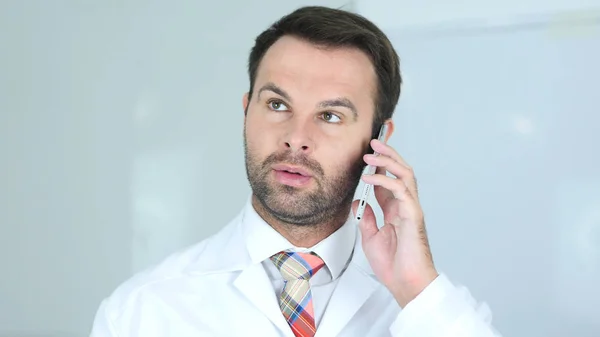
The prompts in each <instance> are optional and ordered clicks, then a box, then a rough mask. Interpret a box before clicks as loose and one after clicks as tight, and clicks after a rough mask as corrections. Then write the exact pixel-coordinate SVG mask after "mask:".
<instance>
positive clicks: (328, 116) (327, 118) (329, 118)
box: [321, 112, 342, 124]
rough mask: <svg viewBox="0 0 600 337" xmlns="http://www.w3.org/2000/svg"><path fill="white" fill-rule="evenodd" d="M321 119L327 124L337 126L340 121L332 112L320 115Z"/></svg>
mask: <svg viewBox="0 0 600 337" xmlns="http://www.w3.org/2000/svg"><path fill="white" fill-rule="evenodd" d="M321 118H323V120H324V121H326V122H327V123H332V124H337V123H340V122H341V121H342V119H341V118H340V117H339V116H338V115H336V114H334V113H332V112H324V113H323V114H322V115H321Z"/></svg>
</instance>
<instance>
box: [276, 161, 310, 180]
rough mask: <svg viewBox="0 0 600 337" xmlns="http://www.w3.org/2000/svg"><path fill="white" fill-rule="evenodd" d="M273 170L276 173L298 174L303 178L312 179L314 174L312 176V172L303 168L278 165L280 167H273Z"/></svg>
mask: <svg viewBox="0 0 600 337" xmlns="http://www.w3.org/2000/svg"><path fill="white" fill-rule="evenodd" d="M273 169H274V170H275V171H279V172H284V173H291V174H297V175H299V176H303V177H312V174H310V172H309V171H308V170H306V169H303V168H301V167H298V166H291V165H285V164H278V165H273Z"/></svg>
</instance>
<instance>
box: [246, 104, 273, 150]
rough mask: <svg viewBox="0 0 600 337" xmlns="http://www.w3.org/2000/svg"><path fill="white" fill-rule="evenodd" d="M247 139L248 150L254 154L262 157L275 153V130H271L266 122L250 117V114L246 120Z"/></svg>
mask: <svg viewBox="0 0 600 337" xmlns="http://www.w3.org/2000/svg"><path fill="white" fill-rule="evenodd" d="M245 137H246V142H247V144H248V148H250V149H251V150H252V152H253V153H255V154H257V155H260V154H263V153H270V152H273V148H274V147H275V141H274V139H275V138H274V137H275V130H273V128H270V127H269V125H268V124H267V123H264V121H261V120H260V119H258V118H256V117H254V116H250V114H249V115H248V117H247V118H246V129H245Z"/></svg>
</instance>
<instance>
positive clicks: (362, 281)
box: [187, 208, 381, 337]
mask: <svg viewBox="0 0 600 337" xmlns="http://www.w3.org/2000/svg"><path fill="white" fill-rule="evenodd" d="M248 215H249V214H248V209H247V208H244V209H243V210H242V212H240V214H239V215H238V216H237V217H236V218H235V219H234V220H232V221H231V222H230V223H229V224H228V225H227V226H226V227H225V228H224V229H222V230H221V231H220V232H219V233H217V234H216V235H214V236H213V237H211V238H209V239H207V241H206V245H205V247H204V249H203V251H202V252H201V253H200V254H199V256H198V257H197V258H196V260H195V262H194V263H192V264H190V266H189V267H188V268H187V272H188V273H190V274H195V275H202V274H204V275H206V274H214V273H239V274H238V275H237V276H235V279H234V281H233V286H234V287H235V288H237V290H238V291H239V292H240V293H241V294H242V295H243V296H244V297H245V298H246V299H247V300H248V301H249V302H250V303H253V305H254V306H255V307H256V308H257V309H258V310H260V311H261V312H262V313H263V314H264V315H265V316H266V317H267V318H268V319H269V320H270V321H271V322H272V323H273V324H274V325H275V326H277V327H278V329H279V330H280V331H281V332H282V333H283V334H285V335H286V336H290V337H293V333H292V331H291V329H290V328H289V325H288V324H287V322H286V320H285V318H284V316H283V315H282V314H281V310H280V308H279V301H278V299H277V295H276V293H275V292H274V291H273V285H272V283H271V280H270V279H269V277H268V275H267V273H266V271H265V269H264V267H263V265H262V263H261V261H260V259H257V260H256V261H253V259H252V257H251V255H250V253H249V252H248V249H247V246H246V242H245V236H244V232H243V222H244V217H246V216H248ZM349 224H353V225H354V230H355V231H356V240H355V244H354V251H353V255H352V260H351V261H350V263H349V264H348V267H347V268H346V270H345V271H344V272H343V275H342V277H340V279H339V281H338V284H337V286H336V289H335V291H334V292H333V294H332V297H331V299H330V301H329V304H328V308H327V312H326V313H325V316H324V319H323V320H322V324H321V325H320V326H319V328H318V329H317V334H316V337H317V336H336V335H338V334H339V333H340V332H341V331H342V330H343V329H344V327H345V326H346V325H347V324H349V323H350V321H351V320H352V317H353V316H354V315H355V314H356V313H357V312H358V310H360V308H361V307H362V306H363V305H364V304H365V303H366V302H367V300H368V299H369V298H370V297H371V295H372V294H373V293H374V292H375V291H376V290H377V289H378V288H379V287H380V286H381V284H380V283H379V282H378V281H377V279H376V278H375V275H374V274H373V271H372V269H371V267H370V265H369V263H368V261H367V259H366V257H365V255H364V252H363V250H362V244H361V237H360V232H359V230H358V226H356V224H355V223H349ZM349 224H347V225H349Z"/></svg>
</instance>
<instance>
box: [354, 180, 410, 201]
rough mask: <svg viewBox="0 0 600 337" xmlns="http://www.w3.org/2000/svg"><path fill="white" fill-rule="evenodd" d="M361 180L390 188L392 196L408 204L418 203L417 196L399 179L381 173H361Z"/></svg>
mask: <svg viewBox="0 0 600 337" xmlns="http://www.w3.org/2000/svg"><path fill="white" fill-rule="evenodd" d="M362 180H363V181H364V182H365V183H367V184H372V185H373V186H381V187H383V188H385V189H388V190H390V191H391V192H392V193H393V195H394V198H396V199H398V200H400V201H403V202H407V203H409V204H410V206H412V205H417V204H418V200H417V198H416V197H415V196H413V195H412V193H411V192H410V189H409V188H408V187H407V186H406V185H405V184H404V182H403V181H402V180H400V179H396V178H392V177H388V176H386V175H382V174H373V175H363V177H362Z"/></svg>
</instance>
